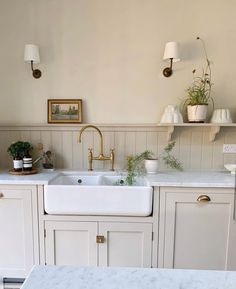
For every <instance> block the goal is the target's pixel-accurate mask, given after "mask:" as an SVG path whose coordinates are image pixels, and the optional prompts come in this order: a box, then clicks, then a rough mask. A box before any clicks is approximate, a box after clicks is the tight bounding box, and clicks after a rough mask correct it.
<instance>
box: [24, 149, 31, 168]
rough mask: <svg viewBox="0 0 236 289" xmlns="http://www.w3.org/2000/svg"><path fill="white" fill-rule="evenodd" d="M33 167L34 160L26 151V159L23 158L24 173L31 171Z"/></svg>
mask: <svg viewBox="0 0 236 289" xmlns="http://www.w3.org/2000/svg"><path fill="white" fill-rule="evenodd" d="M32 166H33V160H32V157H31V155H30V154H29V151H26V153H25V155H24V157H23V169H24V171H31V170H32Z"/></svg>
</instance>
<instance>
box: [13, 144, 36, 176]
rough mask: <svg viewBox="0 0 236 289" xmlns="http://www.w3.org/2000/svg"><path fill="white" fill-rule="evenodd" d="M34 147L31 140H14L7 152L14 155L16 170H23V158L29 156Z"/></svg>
mask: <svg viewBox="0 0 236 289" xmlns="http://www.w3.org/2000/svg"><path fill="white" fill-rule="evenodd" d="M32 148H33V147H32V145H31V144H30V143H29V142H23V141H17V142H14V143H12V144H11V145H10V146H9V147H8V149H7V152H8V153H9V154H10V155H11V156H12V157H13V168H14V170H15V171H16V172H18V171H22V169H23V158H24V157H26V156H27V157H28V156H29V151H30V150H31V149H32ZM31 161H32V159H31Z"/></svg>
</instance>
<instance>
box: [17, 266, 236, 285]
mask: <svg viewBox="0 0 236 289" xmlns="http://www.w3.org/2000/svg"><path fill="white" fill-rule="evenodd" d="M235 288H236V272H229V271H228V272H227V271H203V270H180V269H154V268H114V267H72V266H35V267H34V268H33V269H32V271H31V273H30V274H29V276H28V278H27V279H26V281H25V283H24V284H23V286H22V287H21V289H235Z"/></svg>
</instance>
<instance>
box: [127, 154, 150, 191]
mask: <svg viewBox="0 0 236 289" xmlns="http://www.w3.org/2000/svg"><path fill="white" fill-rule="evenodd" d="M152 156H153V153H152V152H151V151H148V150H146V151H144V152H143V153H141V154H138V155H136V156H133V155H129V156H128V157H127V172H128V174H127V176H126V179H125V183H126V184H127V185H129V186H132V185H133V184H134V182H135V177H136V176H138V175H142V174H144V172H145V170H144V163H143V161H144V160H145V159H150V158H151V157H152Z"/></svg>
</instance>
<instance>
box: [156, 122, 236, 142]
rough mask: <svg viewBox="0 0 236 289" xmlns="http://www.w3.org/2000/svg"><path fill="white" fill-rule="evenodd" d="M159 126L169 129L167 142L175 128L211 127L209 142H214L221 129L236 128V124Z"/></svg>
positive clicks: (164, 124) (162, 124) (160, 124)
mask: <svg viewBox="0 0 236 289" xmlns="http://www.w3.org/2000/svg"><path fill="white" fill-rule="evenodd" d="M158 126H162V127H167V141H168V142H169V141H170V140H171V138H172V134H173V133H174V130H175V127H209V128H210V132H209V140H210V142H213V141H214V140H215V138H216V135H217V134H218V133H219V132H220V129H221V127H236V123H222V124H221V123H159V124H158Z"/></svg>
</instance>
